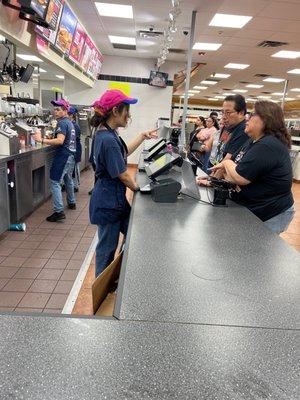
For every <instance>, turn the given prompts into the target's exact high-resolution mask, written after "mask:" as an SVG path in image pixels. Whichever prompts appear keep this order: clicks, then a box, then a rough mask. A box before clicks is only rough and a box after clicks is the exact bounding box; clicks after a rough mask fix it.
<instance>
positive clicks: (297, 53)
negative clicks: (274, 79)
mask: <svg viewBox="0 0 300 400" xmlns="http://www.w3.org/2000/svg"><path fill="white" fill-rule="evenodd" d="M272 57H278V58H291V59H295V58H299V57H300V51H287V50H281V51H278V52H277V53H275V54H272Z"/></svg>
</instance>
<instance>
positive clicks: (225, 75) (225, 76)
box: [211, 74, 231, 79]
mask: <svg viewBox="0 0 300 400" xmlns="http://www.w3.org/2000/svg"><path fill="white" fill-rule="evenodd" d="M230 76H231V75H230V74H212V75H211V77H212V78H221V79H222V78H224V79H226V78H229V77H230Z"/></svg>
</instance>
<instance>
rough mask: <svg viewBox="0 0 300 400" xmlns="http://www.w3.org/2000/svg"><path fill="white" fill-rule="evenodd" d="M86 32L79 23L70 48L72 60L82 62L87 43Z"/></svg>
mask: <svg viewBox="0 0 300 400" xmlns="http://www.w3.org/2000/svg"><path fill="white" fill-rule="evenodd" d="M85 38H86V33H85V31H84V29H83V27H82V26H81V25H80V24H79V23H77V26H76V30H75V33H74V36H73V42H72V45H71V49H70V54H69V58H70V60H72V61H74V62H76V63H78V64H79V63H80V61H81V58H82V52H83V46H84V43H85Z"/></svg>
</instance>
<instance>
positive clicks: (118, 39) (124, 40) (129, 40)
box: [108, 35, 136, 46]
mask: <svg viewBox="0 0 300 400" xmlns="http://www.w3.org/2000/svg"><path fill="white" fill-rule="evenodd" d="M108 38H109V40H110V41H111V43H117V44H129V45H134V46H135V45H136V40H135V38H133V37H124V36H110V35H109V36H108Z"/></svg>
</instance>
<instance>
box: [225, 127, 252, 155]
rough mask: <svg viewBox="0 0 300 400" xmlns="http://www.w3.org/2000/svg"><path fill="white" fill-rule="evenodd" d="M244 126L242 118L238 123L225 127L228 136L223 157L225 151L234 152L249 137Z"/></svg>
mask: <svg viewBox="0 0 300 400" xmlns="http://www.w3.org/2000/svg"><path fill="white" fill-rule="evenodd" d="M245 127H246V121H245V120H243V121H241V122H240V123H239V124H237V125H235V126H233V127H229V128H228V129H227V131H228V133H229V135H230V138H229V140H228V142H227V143H226V144H225V146H224V149H223V152H224V154H223V157H225V156H226V154H227V153H230V154H235V153H236V152H237V151H238V150H239V149H240V148H241V147H242V146H243V145H244V143H245V142H246V141H247V140H248V139H249V136H248V135H247V134H246V133H245Z"/></svg>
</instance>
